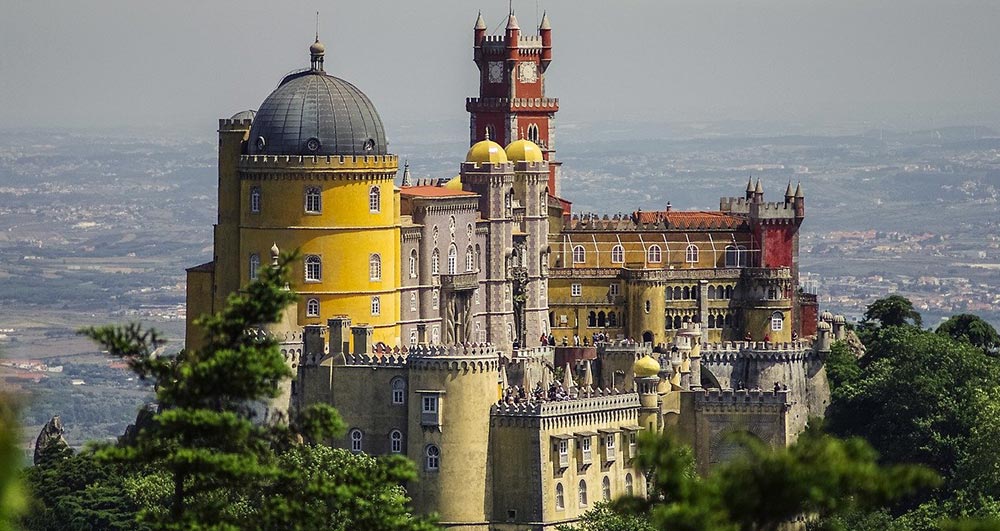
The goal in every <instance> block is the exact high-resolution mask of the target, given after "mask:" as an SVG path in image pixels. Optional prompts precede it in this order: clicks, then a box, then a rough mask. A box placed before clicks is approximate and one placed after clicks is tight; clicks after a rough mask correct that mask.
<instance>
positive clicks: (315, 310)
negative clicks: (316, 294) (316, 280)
mask: <svg viewBox="0 0 1000 531" xmlns="http://www.w3.org/2000/svg"><path fill="white" fill-rule="evenodd" d="M306 317H319V299H309V300H307V301H306Z"/></svg>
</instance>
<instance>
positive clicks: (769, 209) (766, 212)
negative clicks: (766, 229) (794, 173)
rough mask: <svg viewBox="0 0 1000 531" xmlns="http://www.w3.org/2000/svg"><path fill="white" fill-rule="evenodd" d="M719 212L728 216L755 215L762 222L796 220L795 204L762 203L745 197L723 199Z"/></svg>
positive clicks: (720, 200)
mask: <svg viewBox="0 0 1000 531" xmlns="http://www.w3.org/2000/svg"><path fill="white" fill-rule="evenodd" d="M719 210H721V211H722V212H725V213H728V214H744V215H753V216H754V217H756V218H757V219H760V220H777V219H782V220H785V219H789V220H790V219H795V216H796V208H795V203H785V202H777V201H775V202H771V201H761V202H756V203H755V202H754V201H753V200H750V199H746V198H743V197H723V198H720V199H719Z"/></svg>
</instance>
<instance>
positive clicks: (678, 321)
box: [674, 315, 681, 329]
mask: <svg viewBox="0 0 1000 531" xmlns="http://www.w3.org/2000/svg"><path fill="white" fill-rule="evenodd" d="M680 327H681V316H679V315H675V316H674V328H678V329H679V328H680Z"/></svg>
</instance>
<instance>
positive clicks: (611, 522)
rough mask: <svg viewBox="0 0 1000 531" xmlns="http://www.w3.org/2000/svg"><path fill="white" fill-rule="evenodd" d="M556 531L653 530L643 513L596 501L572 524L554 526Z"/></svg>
mask: <svg viewBox="0 0 1000 531" xmlns="http://www.w3.org/2000/svg"><path fill="white" fill-rule="evenodd" d="M556 529H557V530H558V531H655V530H656V528H655V527H653V524H652V523H651V522H650V521H649V518H648V517H647V516H646V515H644V514H628V513H623V512H620V511H617V510H615V508H614V506H613V505H612V504H611V503H609V502H604V501H601V502H597V503H595V504H594V508H593V509H590V510H589V511H587V512H585V513H583V516H582V517H580V521H579V522H578V523H576V524H574V525H568V524H567V525H560V526H556Z"/></svg>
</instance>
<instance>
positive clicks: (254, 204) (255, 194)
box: [250, 186, 260, 214]
mask: <svg viewBox="0 0 1000 531" xmlns="http://www.w3.org/2000/svg"><path fill="white" fill-rule="evenodd" d="M258 212H260V187H259V186H254V187H252V188H250V213H251V214H257V213H258Z"/></svg>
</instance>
